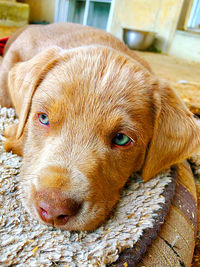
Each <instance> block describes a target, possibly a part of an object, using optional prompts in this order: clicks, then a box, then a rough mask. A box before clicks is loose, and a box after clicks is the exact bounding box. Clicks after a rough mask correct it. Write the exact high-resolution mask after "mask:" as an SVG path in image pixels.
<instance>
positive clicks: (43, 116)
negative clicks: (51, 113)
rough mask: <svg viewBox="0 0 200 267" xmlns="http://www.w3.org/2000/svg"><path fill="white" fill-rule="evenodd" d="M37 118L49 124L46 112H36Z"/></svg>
mask: <svg viewBox="0 0 200 267" xmlns="http://www.w3.org/2000/svg"><path fill="white" fill-rule="evenodd" d="M38 119H39V121H40V122H41V123H42V124H44V125H49V118H48V116H47V115H46V114H44V113H39V114H38Z"/></svg>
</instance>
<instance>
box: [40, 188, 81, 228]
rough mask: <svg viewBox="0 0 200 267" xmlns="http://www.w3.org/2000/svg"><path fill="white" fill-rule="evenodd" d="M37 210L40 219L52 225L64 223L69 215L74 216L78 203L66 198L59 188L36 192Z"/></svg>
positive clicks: (77, 209) (78, 206)
mask: <svg viewBox="0 0 200 267" xmlns="http://www.w3.org/2000/svg"><path fill="white" fill-rule="evenodd" d="M37 199H38V201H37V204H36V205H37V211H38V213H39V215H40V217H41V219H42V220H43V221H44V222H46V223H48V224H52V225H54V226H58V227H59V226H63V225H65V224H66V223H67V222H68V220H69V219H70V217H72V216H75V215H76V214H77V213H78V211H79V208H80V204H79V203H77V202H76V201H75V200H73V199H71V198H66V197H65V195H64V194H63V193H62V192H60V191H59V190H53V191H52V190H51V191H50V192H39V193H37Z"/></svg>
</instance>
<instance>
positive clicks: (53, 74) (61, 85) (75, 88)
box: [36, 47, 151, 102]
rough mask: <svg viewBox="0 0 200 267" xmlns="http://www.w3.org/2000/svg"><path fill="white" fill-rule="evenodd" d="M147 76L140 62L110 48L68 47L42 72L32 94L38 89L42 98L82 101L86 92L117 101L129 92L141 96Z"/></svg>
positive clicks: (145, 87) (144, 90) (149, 81)
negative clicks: (41, 79) (58, 58)
mask: <svg viewBox="0 0 200 267" xmlns="http://www.w3.org/2000/svg"><path fill="white" fill-rule="evenodd" d="M80 50H81V49H80ZM150 77H151V73H149V71H148V70H146V69H145V68H144V67H143V66H141V65H140V63H138V62H137V61H135V60H134V59H132V58H130V57H128V56H126V55H125V54H122V53H119V52H118V51H115V50H114V49H106V48H103V47H98V49H91V48H90V49H89V48H87V49H86V48H85V49H84V48H82V50H81V51H79V50H77V49H75V51H74V50H73V49H72V51H71V52H69V53H66V55H65V56H63V57H61V59H60V60H59V61H58V62H57V63H56V64H55V66H54V67H53V68H52V69H50V70H49V71H48V72H47V73H46V75H45V76H44V79H43V81H42V83H41V84H40V86H39V88H38V89H37V90H36V95H37V91H38V92H39V93H38V95H39V98H40V99H42V98H43V99H44V101H45V100H46V98H48V97H49V98H54V99H56V98H58V99H59V98H61V97H64V98H65V99H69V98H72V99H73V100H75V99H76V100H78V99H79V98H81V99H82V100H83V101H84V99H87V98H88V96H89V98H90V99H92V98H96V97H97V98H104V101H106V100H107V101H108V102H110V100H111V99H113V100H114V101H121V100H122V99H124V98H126V97H129V96H130V95H131V94H133V95H134V94H135V95H138V96H139V95H142V96H143V97H145V93H146V94H148V92H147V91H148V90H149V86H151V84H150V83H151V78H150ZM138 96H136V97H138ZM102 100H103V99H102Z"/></svg>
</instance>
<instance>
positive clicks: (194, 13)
mask: <svg viewBox="0 0 200 267" xmlns="http://www.w3.org/2000/svg"><path fill="white" fill-rule="evenodd" d="M187 29H188V30H192V31H197V32H200V0H194V1H193V2H192V6H191V11H190V16H189V18H188V21H187Z"/></svg>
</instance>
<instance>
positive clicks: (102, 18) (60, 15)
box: [55, 0, 112, 30]
mask: <svg viewBox="0 0 200 267" xmlns="http://www.w3.org/2000/svg"><path fill="white" fill-rule="evenodd" d="M111 2H112V0H57V1H56V11H55V21H56V22H58V21H68V22H75V23H80V24H83V25H89V26H93V27H96V28H100V29H104V30H105V29H106V27H107V22H108V17H109V12H110V6H111Z"/></svg>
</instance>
